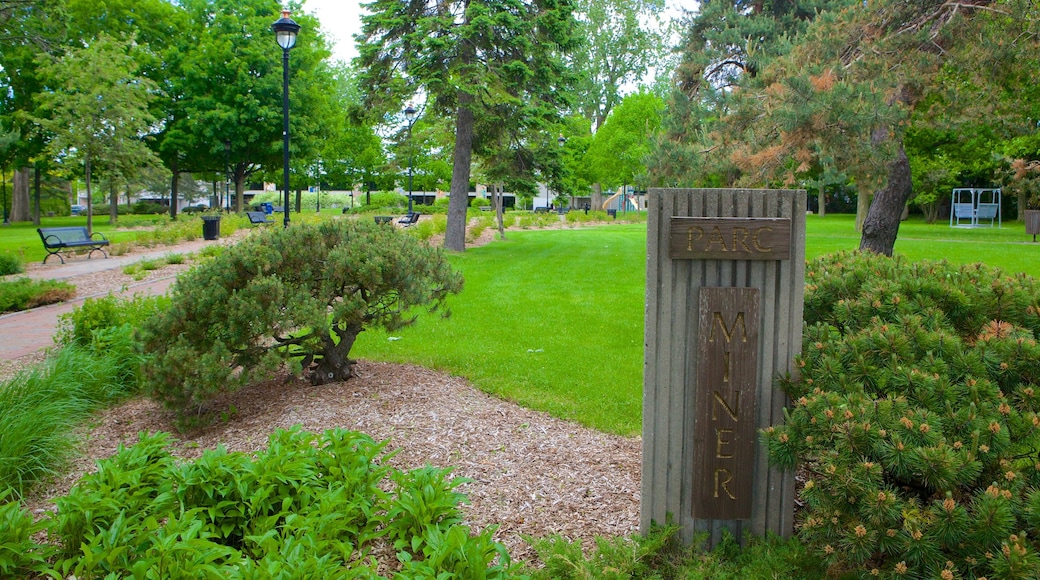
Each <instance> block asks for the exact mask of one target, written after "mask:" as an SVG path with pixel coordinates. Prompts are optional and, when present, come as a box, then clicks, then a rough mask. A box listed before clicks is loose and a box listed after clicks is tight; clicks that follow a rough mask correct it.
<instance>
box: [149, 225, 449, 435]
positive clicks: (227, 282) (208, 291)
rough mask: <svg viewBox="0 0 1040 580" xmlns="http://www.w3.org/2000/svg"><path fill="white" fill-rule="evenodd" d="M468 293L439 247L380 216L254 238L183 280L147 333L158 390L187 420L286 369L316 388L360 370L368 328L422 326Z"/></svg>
mask: <svg viewBox="0 0 1040 580" xmlns="http://www.w3.org/2000/svg"><path fill="white" fill-rule="evenodd" d="M461 289H462V276H461V275H460V274H458V273H457V272H455V271H454V270H453V269H452V267H451V265H450V264H449V263H448V262H447V260H446V259H445V258H444V256H443V254H442V253H441V252H440V251H439V250H438V249H436V248H431V247H429V246H427V245H426V244H424V243H422V242H421V241H419V240H417V239H415V238H413V237H412V236H409V235H407V234H406V233H404V232H403V231H402V230H401V229H400V228H396V227H385V226H380V225H377V224H375V223H373V222H372V221H371V220H364V219H361V220H354V219H348V220H332V221H322V222H320V223H317V224H308V223H296V224H294V225H293V226H292V227H290V228H287V229H283V228H267V229H265V230H264V231H256V232H254V234H253V235H251V236H248V237H247V238H246V239H245V240H243V241H242V242H240V243H237V244H235V245H233V246H229V247H228V248H227V249H226V250H224V251H223V253H221V254H219V255H217V256H215V257H213V258H212V259H209V260H205V261H203V262H201V263H200V264H199V265H198V266H196V267H195V268H193V269H192V270H189V271H188V272H186V273H184V274H182V275H181V276H180V277H179V278H178V279H177V282H175V283H174V286H173V288H172V290H171V298H172V299H171V304H170V307H169V308H168V309H166V310H164V311H162V312H160V313H158V314H157V315H156V316H153V317H151V318H149V319H148V320H146V321H145V322H144V324H143V325H142V328H141V332H140V336H141V342H142V345H143V348H144V350H145V352H146V353H147V354H149V355H154V356H151V357H150V358H149V360H148V362H147V363H146V364H145V366H144V368H143V373H144V376H145V378H146V388H148V389H149V391H150V394H151V395H152V396H153V397H155V398H157V399H159V400H160V401H162V402H164V403H165V404H166V405H167V406H168V407H170V408H171V409H174V410H175V411H178V412H179V413H181V414H182V416H183V415H186V414H188V413H191V414H195V413H197V412H198V411H200V410H201V407H202V405H203V404H204V403H205V402H206V401H207V400H209V399H210V398H212V397H213V396H215V395H217V394H219V393H220V392H223V391H228V390H235V389H238V388H241V387H243V386H245V385H247V384H249V383H250V382H251V381H253V380H255V379H262V378H264V377H266V376H270V374H271V373H272V372H273V371H275V370H276V369H278V368H280V367H281V365H282V364H283V363H287V362H288V363H289V364H290V366H291V367H292V368H293V369H294V370H303V371H305V372H307V373H308V374H309V375H310V379H311V381H312V382H313V383H315V384H324V383H330V382H338V381H343V380H346V379H348V378H350V377H351V376H352V375H353V372H352V369H353V366H354V362H355V361H353V360H351V359H350V358H349V354H350V349H351V347H352V346H353V344H354V341H355V340H356V338H357V336H358V334H359V333H361V332H362V331H364V330H365V329H366V328H370V327H374V326H379V327H382V328H385V329H387V330H395V329H397V328H400V327H402V326H405V325H408V324H411V323H412V322H414V321H415V312H414V310H413V309H414V308H416V307H424V308H426V309H427V310H428V311H431V312H432V311H436V310H437V309H438V308H439V307H440V306H442V305H443V303H444V300H445V299H446V298H447V296H448V295H449V294H455V293H458V292H459V291H461Z"/></svg>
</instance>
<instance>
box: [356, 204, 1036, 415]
mask: <svg viewBox="0 0 1040 580" xmlns="http://www.w3.org/2000/svg"><path fill="white" fill-rule="evenodd" d="M808 218H809V220H808V224H807V230H808V232H807V241H806V246H807V250H806V254H807V258H809V259H811V258H813V257H816V256H819V255H822V254H827V253H832V252H836V251H839V250H855V249H856V248H858V247H859V235H858V233H857V232H856V231H855V229H854V216H850V215H829V216H826V217H824V218H820V217H819V216H808ZM507 236H508V239H507V240H505V241H498V242H495V243H492V244H489V245H487V246H483V247H479V248H471V249H470V250H468V251H466V252H465V253H464V254H461V255H456V256H453V257H452V258H451V260H452V263H453V264H454V265H455V266H456V267H457V268H459V269H460V270H461V271H462V273H463V275H464V276H465V278H466V286H465V288H464V289H463V291H462V294H460V295H459V296H456V297H454V298H452V299H451V300H450V301H449V303H448V304H449V306H450V308H451V310H452V316H451V318H449V319H446V320H441V319H439V318H433V317H425V316H420V319H419V320H418V322H417V323H416V324H415V325H414V326H412V327H409V328H405V329H401V330H398V331H396V332H394V333H393V334H387V333H385V332H380V331H366V332H363V333H362V334H361V335H360V337H359V339H358V342H357V344H355V346H354V349H353V351H352V356H355V357H360V358H367V359H372V360H382V361H391V362H411V363H416V364H421V365H425V366H429V367H432V368H436V369H439V370H445V371H448V372H451V373H454V374H458V375H460V376H464V377H466V378H467V379H469V380H470V381H472V382H473V384H475V385H476V386H478V387H479V388H480V389H482V390H484V391H486V392H489V393H492V394H495V395H497V396H500V397H503V398H506V399H508V400H512V401H515V402H517V403H519V404H521V405H523V406H525V407H529V408H532V409H535V410H540V411H545V412H548V413H550V414H552V415H554V416H556V417H560V418H563V419H567V420H573V421H577V422H579V423H581V424H583V425H586V426H589V427H592V428H595V429H599V430H601V431H605V432H608V433H615V434H620V435H626V436H635V435H639V434H640V433H641V430H642V390H643V324H644V322H643V314H644V307H645V287H646V259H645V256H646V226H645V225H643V224H625V225H610V226H602V227H589V228H581V229H564V230H530V231H520V232H509V233H508V234H507ZM1026 240H1027V238H1026V236H1025V231H1024V227H1023V226H1022V225H1021V224H1020V223H1015V222H1009V223H1008V224H1005V226H1004V228H976V229H966V228H960V229H958V228H950V227H949V226H947V225H946V224H941V223H936V224H925V223H924V222H922V221H920V220H917V221H915V220H909V221H907V222H904V223H903V225H902V227H901V228H900V235H899V239H898V240H897V242H896V253H899V254H905V255H907V257H910V258H911V259H913V260H920V259H925V258H928V259H936V260H941V259H946V260H948V261H950V262H951V263H955V264H963V263H973V262H980V261H981V262H984V263H987V264H989V265H993V266H997V267H1000V268H1003V269H1004V270H1006V271H1008V272H1026V273H1028V274H1030V275H1033V276H1036V277H1040V244H1035V245H1034V244H1032V242H1031V241H1030V242H1027V241H1026Z"/></svg>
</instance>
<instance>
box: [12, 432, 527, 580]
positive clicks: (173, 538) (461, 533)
mask: <svg viewBox="0 0 1040 580" xmlns="http://www.w3.org/2000/svg"><path fill="white" fill-rule="evenodd" d="M167 444H168V435H165V434H150V435H149V434H142V435H141V439H140V441H139V442H138V443H137V444H135V445H133V446H130V447H121V448H120V450H119V452H118V453H116V455H114V456H113V457H111V458H109V459H106V460H103V461H101V462H99V464H98V469H97V471H96V472H94V473H91V474H88V475H86V476H84V477H83V478H82V479H81V480H80V481H79V482H78V483H77V484H76V486H75V487H74V488H73V489H72V490H71V491H70V492H69V493H68V494H67V495H66V496H63V497H60V498H58V499H57V500H56V506H57V509H56V511H55V513H54V514H48V515H47V516H45V517H44V518H43V519H42V520H41V521H40V522H36V523H33V521H32V516H31V515H30V514H27V513H25V512H24V511H21V510H19V509H18V508H17V507H16V506H17V504H14V503H11V504H7V505H5V506H4V507H3V509H2V510H0V546H4V547H6V548H11V547H14V546H17V548H18V549H17V550H12V549H7V550H3V551H0V572H2V573H3V574H4V575H5V576H7V577H11V576H22V577H26V576H30V575H34V574H38V575H50V576H54V577H76V578H110V577H128V576H132V577H135V578H189V577H190V578H287V579H288V578H332V577H352V578H382V577H384V576H380V575H379V571H380V569H382V570H390V571H391V572H396V574H395V577H401V578H442V577H451V578H460V579H466V578H473V579H477V578H480V579H495V578H507V577H513V576H514V575H515V574H514V573H513V569H514V567H513V565H512V563H511V561H510V559H509V554H508V553H507V552H506V551H505V549H504V548H503V547H502V545H501V544H498V543H496V542H494V541H493V540H492V539H491V535H492V533H493V532H494V529H493V528H491V529H487V530H483V531H475V530H471V529H470V528H469V527H468V526H465V525H463V524H462V523H461V521H462V517H461V513H460V512H459V509H458V505H459V503H460V502H464V501H466V498H465V496H464V495H463V494H460V493H458V492H457V491H455V488H456V487H458V485H460V484H461V483H463V482H464V480H462V479H459V478H452V477H451V476H450V470H446V469H436V468H433V467H429V466H426V467H422V468H418V469H415V470H411V471H408V472H402V471H400V470H397V469H394V468H392V467H390V466H388V464H387V461H386V460H387V459H388V457H389V456H390V455H392V454H388V453H386V452H385V449H384V448H385V446H386V443H385V442H382V443H380V442H376V441H374V440H372V439H371V438H370V437H368V436H367V435H364V434H361V433H355V432H349V431H345V430H328V431H325V432H324V433H322V434H313V433H307V432H304V431H301V430H299V429H290V430H287V431H285V430H278V431H276V432H275V433H273V434H272V435H271V437H270V439H269V441H268V443H267V446H266V447H265V449H264V450H263V451H260V452H257V453H255V454H247V453H229V452H226V451H224V450H223V449H215V450H207V451H205V452H204V453H203V454H202V456H201V457H200V458H199V459H197V460H195V461H187V462H181V461H178V460H176V459H175V458H174V457H173V456H172V455H171V454H170V452H169V450H168V448H167ZM40 530H46V531H47V538H48V543H45V544H40V543H37V541H36V540H34V538H33V533H35V532H38V531H40ZM388 547H389V549H387V548H388ZM377 555H378V556H379V558H377Z"/></svg>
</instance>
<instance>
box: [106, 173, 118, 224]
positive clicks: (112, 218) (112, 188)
mask: <svg viewBox="0 0 1040 580" xmlns="http://www.w3.org/2000/svg"><path fill="white" fill-rule="evenodd" d="M108 199H109V202H108V223H110V224H115V223H116V222H118V221H119V192H118V191H117V190H116V181H115V180H114V179H110V180H109V181H108Z"/></svg>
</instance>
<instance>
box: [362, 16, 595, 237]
mask: <svg viewBox="0 0 1040 580" xmlns="http://www.w3.org/2000/svg"><path fill="white" fill-rule="evenodd" d="M365 7H366V8H367V9H368V11H369V12H370V14H369V15H367V16H365V17H363V31H362V34H361V35H360V36H359V38H358V40H359V46H358V51H359V53H360V54H359V57H358V59H357V61H356V64H357V66H358V67H359V69H360V75H361V87H362V90H363V91H364V95H365V106H366V108H367V109H369V110H371V111H372V112H374V113H375V114H377V115H386V114H388V113H391V112H397V111H400V110H401V109H402V108H403V107H402V105H403V103H404V102H405V100H408V99H412V98H414V97H415V96H417V95H424V96H425V98H426V100H427V105H426V107H427V110H428V111H429V113H428V114H434V115H439V116H444V117H449V118H453V119H454V124H455V143H454V148H453V149H454V151H453V170H452V180H451V190H450V202H449V206H448V227H447V231H446V232H445V238H444V246H445V247H446V248H449V249H452V250H458V251H461V250H464V249H465V220H466V207H467V204H468V195H469V180H470V171H471V165H472V156H473V152H474V137H475V136H474V129H475V128H476V127H477V126H478V123H481V124H480V126H481V127H482V129H484V130H485V131H490V130H492V129H493V128H498V129H500V130H503V131H504V130H507V129H509V128H514V129H515V128H519V127H530V126H535V127H536V126H538V125H539V124H542V123H545V122H547V121H548V120H551V119H558V118H559V111H560V110H561V109H562V108H563V107H564V106H565V105H566V104H567V103H566V100H567V98H568V97H569V95H570V92H569V91H570V86H571V85H572V84H573V77H572V75H571V74H570V73H569V72H568V69H567V67H566V63H565V60H564V56H565V55H566V54H568V53H569V52H570V51H571V50H573V49H574V48H575V47H577V46H578V44H579V40H578V37H577V35H576V33H575V32H576V25H575V21H574V16H573V4H572V3H571V0H465V1H463V2H447V1H443V0H437V1H432V2H405V3H402V2H398V1H396V0H374V1H373V2H371V3H369V4H366V5H365ZM478 138H479V139H480V140H481V141H482V142H485V143H495V142H498V140H497V139H493V138H491V136H490V135H488V134H486V133H485V134H481V135H479V136H478Z"/></svg>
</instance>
